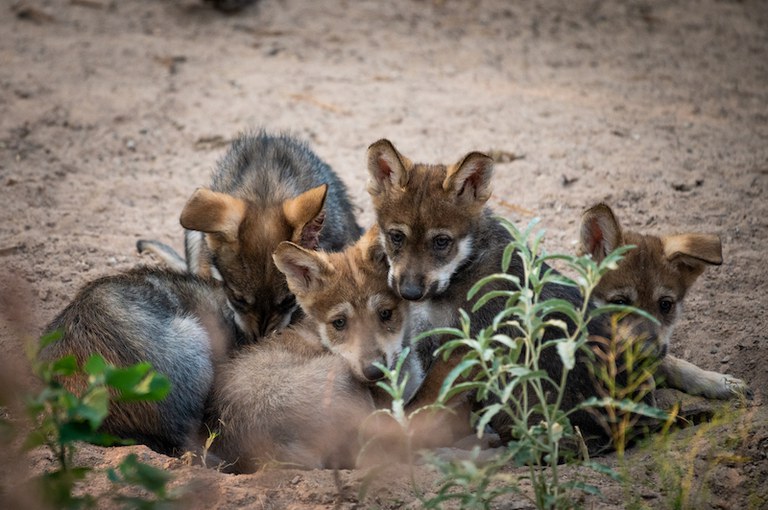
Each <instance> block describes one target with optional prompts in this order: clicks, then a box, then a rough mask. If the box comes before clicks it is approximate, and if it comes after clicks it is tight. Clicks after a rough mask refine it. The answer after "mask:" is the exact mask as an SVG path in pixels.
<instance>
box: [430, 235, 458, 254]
mask: <svg viewBox="0 0 768 510" xmlns="http://www.w3.org/2000/svg"><path fill="white" fill-rule="evenodd" d="M451 242H453V240H452V239H451V238H450V236H446V235H439V236H435V238H434V239H432V245H433V246H434V247H435V250H440V251H442V250H445V249H446V248H448V247H449V246H450V245H451Z"/></svg>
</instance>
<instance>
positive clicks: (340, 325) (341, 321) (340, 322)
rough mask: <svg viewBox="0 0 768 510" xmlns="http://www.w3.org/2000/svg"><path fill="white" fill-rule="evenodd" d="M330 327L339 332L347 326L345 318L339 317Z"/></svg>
mask: <svg viewBox="0 0 768 510" xmlns="http://www.w3.org/2000/svg"><path fill="white" fill-rule="evenodd" d="M331 325H332V326H333V327H334V329H335V330H336V331H341V330H342V329H344V328H345V327H346V326H347V319H346V318H345V317H339V318H338V319H336V320H334V321H333V322H331Z"/></svg>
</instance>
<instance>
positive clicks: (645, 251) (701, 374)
mask: <svg viewBox="0 0 768 510" xmlns="http://www.w3.org/2000/svg"><path fill="white" fill-rule="evenodd" d="M623 245H634V246H635V248H634V249H633V250H631V251H629V252H628V253H627V254H626V255H625V256H624V258H623V259H622V260H621V262H619V265H618V267H617V269H615V270H613V271H611V272H609V273H607V274H606V275H605V276H604V277H603V278H602V279H601V280H600V283H599V284H598V286H597V288H596V289H595V298H596V299H597V300H599V301H601V302H602V303H615V304H623V305H632V306H635V307H637V308H640V309H642V310H644V311H646V312H648V313H649V314H651V315H652V316H653V317H654V318H656V320H658V321H659V324H658V325H657V326H656V325H650V323H649V325H648V327H652V328H655V329H656V331H655V335H654V336H655V337H656V338H658V339H659V340H660V342H661V349H660V355H661V357H662V361H661V365H660V367H659V369H658V370H657V372H656V378H657V379H658V380H659V381H660V382H665V383H666V384H667V385H668V386H671V387H673V388H676V389H679V390H682V391H684V392H686V393H689V394H691V395H702V396H705V397H708V398H720V399H727V398H733V397H734V396H737V395H739V394H747V395H748V394H750V393H751V391H750V390H749V388H748V387H747V385H746V383H745V382H744V381H741V380H740V379H737V378H735V377H733V376H731V375H728V374H720V373H717V372H711V371H707V370H703V369H701V368H699V367H697V366H696V365H693V364H692V363H689V362H687V361H684V360H682V359H679V358H676V357H674V356H671V355H666V352H667V348H668V346H669V339H670V337H671V335H672V329H673V328H674V326H675V323H676V322H677V320H678V319H679V318H680V316H681V315H682V311H683V299H684V298H685V295H686V294H687V293H688V290H689V289H690V288H691V286H692V285H693V283H694V282H695V281H696V279H697V278H698V277H699V275H700V274H701V273H702V272H703V271H704V269H705V268H706V266H707V265H720V264H721V263H722V262H723V257H722V250H721V246H720V238H719V237H717V236H715V235H711V234H680V235H672V236H665V237H656V236H652V235H643V234H638V233H636V232H630V231H623V230H622V228H621V226H620V225H619V222H618V221H617V219H616V217H615V216H614V214H613V211H612V210H611V208H610V207H608V206H607V205H605V204H598V205H596V206H594V207H592V208H590V209H588V210H587V211H586V212H585V213H584V215H583V217H582V222H581V236H580V246H579V252H580V254H590V255H591V256H592V257H593V258H594V259H595V260H596V261H598V262H599V261H601V260H602V259H603V258H605V256H606V255H607V254H608V253H610V252H611V251H613V250H614V249H615V248H618V247H619V246H623ZM646 322H648V321H646Z"/></svg>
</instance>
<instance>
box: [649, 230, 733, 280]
mask: <svg viewBox="0 0 768 510" xmlns="http://www.w3.org/2000/svg"><path fill="white" fill-rule="evenodd" d="M661 243H662V245H663V246H664V255H665V256H666V257H667V260H668V261H669V262H670V263H672V264H675V265H676V266H677V268H678V269H679V270H680V271H681V272H682V273H683V274H684V276H685V278H686V283H687V285H688V286H690V285H692V284H693V282H694V280H696V278H698V277H699V275H700V274H701V273H702V272H703V271H704V269H705V268H706V266H707V265H708V264H709V265H716V266H719V265H720V264H722V263H723V249H722V244H721V243H720V237H718V236H716V235H713V234H680V235H674V236H667V237H663V238H662V239H661Z"/></svg>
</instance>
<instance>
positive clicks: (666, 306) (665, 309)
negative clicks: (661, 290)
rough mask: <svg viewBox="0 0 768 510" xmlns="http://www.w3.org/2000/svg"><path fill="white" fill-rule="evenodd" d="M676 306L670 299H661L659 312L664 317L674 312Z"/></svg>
mask: <svg viewBox="0 0 768 510" xmlns="http://www.w3.org/2000/svg"><path fill="white" fill-rule="evenodd" d="M674 306H675V302H674V301H672V300H671V299H669V298H661V299H659V311H660V312H661V313H663V314H664V315H667V314H668V313H670V312H671V311H672V308H674Z"/></svg>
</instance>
